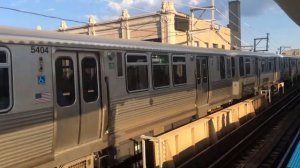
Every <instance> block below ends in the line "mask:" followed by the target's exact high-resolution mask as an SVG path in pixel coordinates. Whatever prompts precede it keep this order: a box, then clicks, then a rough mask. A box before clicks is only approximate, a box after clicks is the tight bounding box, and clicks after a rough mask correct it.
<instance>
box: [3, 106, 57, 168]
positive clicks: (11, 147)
mask: <svg viewBox="0 0 300 168" xmlns="http://www.w3.org/2000/svg"><path fill="white" fill-rule="evenodd" d="M53 126H54V124H53V111H52V109H51V110H50V109H48V110H38V111H28V112H22V113H11V114H6V115H3V116H1V117H0V167H1V168H2V167H12V166H13V165H15V164H20V163H24V162H26V161H30V160H32V159H36V158H39V157H42V156H45V155H53V129H54V127H53Z"/></svg>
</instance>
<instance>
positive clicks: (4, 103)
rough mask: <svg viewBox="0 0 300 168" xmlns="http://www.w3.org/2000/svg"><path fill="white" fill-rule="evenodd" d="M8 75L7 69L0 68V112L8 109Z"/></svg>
mask: <svg viewBox="0 0 300 168" xmlns="http://www.w3.org/2000/svg"><path fill="white" fill-rule="evenodd" d="M9 90H10V88H9V73H8V67H7V68H1V67H0V111H1V110H4V109H7V108H9V105H10V96H9Z"/></svg>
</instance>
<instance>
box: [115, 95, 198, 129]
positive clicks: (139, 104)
mask: <svg viewBox="0 0 300 168" xmlns="http://www.w3.org/2000/svg"><path fill="white" fill-rule="evenodd" d="M195 98H196V91H195V90H194V89H193V90H188V91H181V92H173V93H166V94H163V95H158V96H144V97H139V98H132V99H126V100H122V101H121V100H118V101H112V110H113V113H114V114H115V125H114V130H115V131H121V130H126V129H130V128H133V127H137V126H141V125H145V124H147V123H151V122H153V121H157V120H159V119H162V118H166V117H168V116H171V115H174V114H176V113H178V112H181V111H186V110H191V109H193V108H194V107H195ZM133 118H134V122H132V121H133Z"/></svg>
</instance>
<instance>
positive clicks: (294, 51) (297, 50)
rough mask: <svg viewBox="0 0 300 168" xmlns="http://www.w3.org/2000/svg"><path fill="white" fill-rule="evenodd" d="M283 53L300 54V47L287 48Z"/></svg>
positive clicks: (289, 54)
mask: <svg viewBox="0 0 300 168" xmlns="http://www.w3.org/2000/svg"><path fill="white" fill-rule="evenodd" d="M282 55H287V56H291V55H295V56H300V49H291V50H286V51H284V52H283V53H282Z"/></svg>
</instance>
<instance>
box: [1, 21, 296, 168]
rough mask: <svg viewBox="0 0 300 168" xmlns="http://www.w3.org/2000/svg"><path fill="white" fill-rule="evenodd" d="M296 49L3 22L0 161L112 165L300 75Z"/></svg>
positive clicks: (130, 160) (19, 164)
mask: <svg viewBox="0 0 300 168" xmlns="http://www.w3.org/2000/svg"><path fill="white" fill-rule="evenodd" d="M299 68H300V61H299V59H298V58H297V57H282V56H278V55H275V54H266V53H249V52H238V51H225V50H216V49H202V48H190V47H184V46H177V45H166V44H159V43H150V42H141V41H128V40H119V39H115V40H114V39H105V38H95V37H90V36H84V35H71V34H67V33H57V32H44V31H35V30H24V29H16V28H10V27H1V28H0V167H3V168H6V167H7V168H8V167H22V168H24V167H64V168H67V167H68V168H69V167H76V166H77V167H80V166H81V167H93V166H95V167H112V166H116V165H122V164H123V165H125V164H126V163H127V165H131V164H132V165H134V167H139V166H140V164H139V160H140V158H141V154H140V153H141V150H142V148H141V143H140V136H141V135H142V134H143V135H149V136H155V135H159V134H162V133H164V132H167V131H170V130H172V129H174V128H177V127H179V126H182V125H184V124H186V123H189V122H191V121H193V120H195V119H198V118H201V117H203V116H206V115H207V114H208V113H209V112H210V111H212V110H213V109H216V108H218V107H220V106H222V105H225V104H228V103H232V102H233V101H234V100H238V99H243V98H245V97H248V96H251V95H255V94H258V93H259V92H260V90H264V89H269V88H271V87H272V86H276V85H277V84H279V83H280V82H282V81H293V80H294V79H296V78H297V76H299V75H300V69H299Z"/></svg>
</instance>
